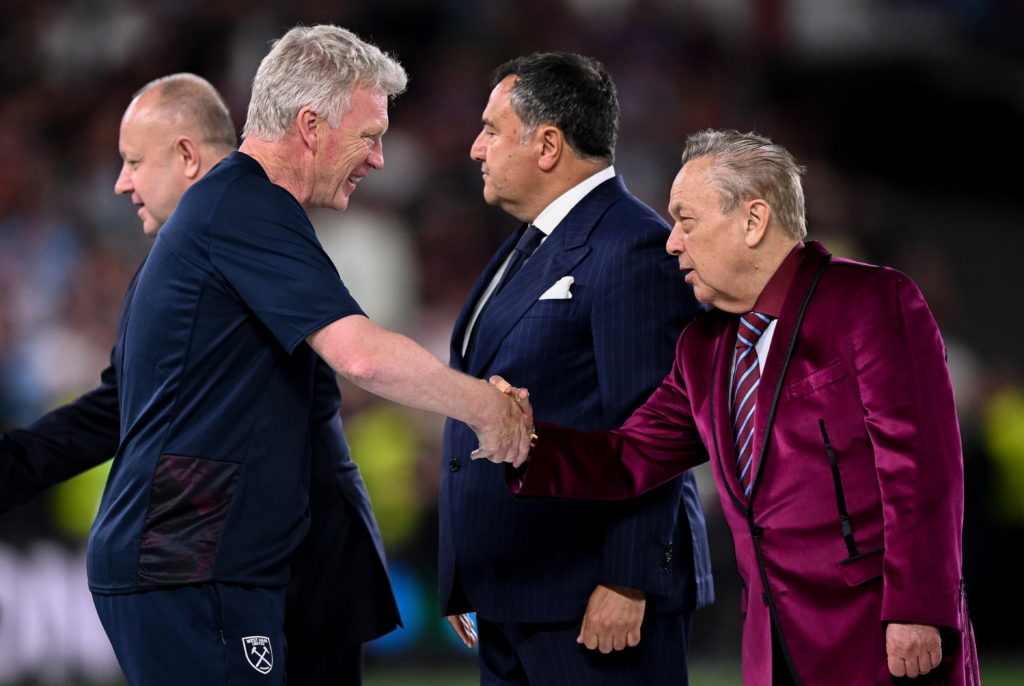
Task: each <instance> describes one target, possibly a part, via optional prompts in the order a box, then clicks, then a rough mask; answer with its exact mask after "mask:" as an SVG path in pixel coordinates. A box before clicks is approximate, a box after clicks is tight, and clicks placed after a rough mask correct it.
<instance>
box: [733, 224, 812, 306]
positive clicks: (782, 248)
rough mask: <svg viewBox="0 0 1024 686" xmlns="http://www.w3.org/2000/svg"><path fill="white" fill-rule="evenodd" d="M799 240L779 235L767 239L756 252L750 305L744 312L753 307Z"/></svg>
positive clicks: (750, 290)
mask: <svg viewBox="0 0 1024 686" xmlns="http://www.w3.org/2000/svg"><path fill="white" fill-rule="evenodd" d="M797 242H798V241H795V240H793V239H790V238H787V237H782V236H779V237H777V238H772V239H769V240H767V241H766V242H765V244H764V245H763V246H761V247H760V248H759V249H758V250H756V251H755V252H754V254H753V260H752V261H751V265H750V271H749V272H748V274H749V277H750V281H749V285H750V288H749V291H748V292H749V293H750V297H749V299H748V301H747V305H748V306H747V307H746V308H745V309H743V310H742V311H743V312H749V311H750V310H752V309H753V307H754V304H755V303H756V302H757V299H758V298H759V297H760V296H761V293H762V292H763V291H764V289H765V288H766V287H767V286H768V282H769V281H771V280H772V277H773V276H775V272H777V271H778V270H779V267H780V266H782V263H783V262H785V260H786V258H787V257H788V256H789V253H790V252H791V251H792V250H793V248H794V247H795V246H796V244H797Z"/></svg>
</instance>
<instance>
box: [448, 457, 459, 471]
mask: <svg viewBox="0 0 1024 686" xmlns="http://www.w3.org/2000/svg"><path fill="white" fill-rule="evenodd" d="M448 469H450V470H451V471H453V472H457V471H459V470H460V469H462V463H461V462H459V461H458V460H457V459H455V458H454V457H453V458H452V459H450V460H448Z"/></svg>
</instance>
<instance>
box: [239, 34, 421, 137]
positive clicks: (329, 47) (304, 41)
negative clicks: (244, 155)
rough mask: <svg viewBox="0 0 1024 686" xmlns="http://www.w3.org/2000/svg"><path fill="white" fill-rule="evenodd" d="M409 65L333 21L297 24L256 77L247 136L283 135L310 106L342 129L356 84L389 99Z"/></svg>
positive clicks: (244, 134) (400, 89)
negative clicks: (350, 96) (401, 62)
mask: <svg viewBox="0 0 1024 686" xmlns="http://www.w3.org/2000/svg"><path fill="white" fill-rule="evenodd" d="M407 81H408V77H407V76H406V73H405V69H403V68H402V65H401V64H399V63H398V61H397V60H395V59H394V58H393V57H390V56H389V55H386V54H385V53H383V52H381V50H380V48H378V47H376V46H374V45H370V44H369V43H366V42H364V41H362V40H360V38H359V37H358V36H356V35H355V34H354V33H352V32H351V31H349V30H348V29H343V28H341V27H338V26H333V25H331V24H319V25H317V26H309V27H306V26H296V27H295V28H293V29H291V30H290V31H288V33H286V34H285V35H284V36H282V37H281V38H280V39H279V40H277V41H274V43H273V47H272V48H271V50H270V52H269V53H268V54H267V56H266V57H264V58H263V61H262V62H260V68H259V69H258V70H257V71H256V77H255V78H254V79H253V82H252V98H251V100H250V101H249V114H248V117H247V119H246V122H245V127H244V128H243V129H242V137H243V138H246V137H248V136H254V137H256V138H260V139H263V140H266V141H277V140H280V139H281V138H282V137H284V135H285V134H286V133H287V132H288V130H289V129H290V128H291V126H292V124H293V123H294V121H295V117H296V115H297V114H298V112H299V110H300V109H302V108H303V107H307V106H308V107H310V108H311V109H312V110H313V111H314V112H316V113H317V114H319V115H320V116H322V117H325V118H326V119H327V123H328V124H329V125H330V126H331V128H334V129H336V128H338V125H339V124H340V123H341V118H342V117H343V116H345V114H346V113H347V112H348V108H349V104H350V102H349V95H350V94H351V92H352V89H353V88H356V87H358V86H363V87H366V88H369V89H370V90H372V91H375V92H377V93H382V94H384V95H387V96H388V97H389V98H390V97H393V96H395V95H398V94H399V93H401V92H403V91H404V90H405V85H406V82H407Z"/></svg>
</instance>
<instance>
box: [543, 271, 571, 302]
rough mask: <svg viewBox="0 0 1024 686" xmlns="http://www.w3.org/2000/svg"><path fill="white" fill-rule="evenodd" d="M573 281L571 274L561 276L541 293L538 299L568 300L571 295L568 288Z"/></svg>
mask: <svg viewBox="0 0 1024 686" xmlns="http://www.w3.org/2000/svg"><path fill="white" fill-rule="evenodd" d="M574 281H575V279H574V278H572V277H571V276H563V277H562V278H560V279H559V280H558V281H556V282H555V283H554V285H553V286H551V288H549V289H547V290H546V291H544V292H543V293H541V294H540V297H539V298H538V300H568V299H569V298H571V297H572V293H571V292H570V291H569V288H570V287H571V286H572V284H573V282H574Z"/></svg>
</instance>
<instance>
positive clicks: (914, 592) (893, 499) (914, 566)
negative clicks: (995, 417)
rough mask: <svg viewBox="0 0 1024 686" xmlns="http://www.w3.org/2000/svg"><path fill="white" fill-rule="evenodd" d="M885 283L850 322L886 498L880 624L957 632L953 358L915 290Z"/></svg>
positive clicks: (958, 523)
mask: <svg viewBox="0 0 1024 686" xmlns="http://www.w3.org/2000/svg"><path fill="white" fill-rule="evenodd" d="M877 278H878V280H879V281H880V282H881V283H880V284H876V285H875V286H874V287H871V288H867V289H864V290H865V292H866V294H865V296H864V297H861V298H859V299H858V303H859V308H860V309H861V312H860V313H854V316H853V318H852V321H854V322H858V326H857V327H856V329H855V331H854V334H853V366H854V370H855V373H856V375H857V382H858V385H859V388H860V395H861V402H862V403H863V406H864V413H865V419H864V421H865V423H866V428H867V432H868V435H869V436H870V439H871V442H872V447H873V451H874V459H875V469H876V471H877V474H878V483H879V487H880V490H881V497H882V516H883V520H884V523H883V527H884V528H883V530H884V541H885V558H884V566H883V579H884V591H883V605H882V613H883V616H882V617H881V619H882V620H883V621H886V620H897V621H913V622H920V623H925V624H936V625H944V626H950V627H957V626H958V613H957V607H956V601H957V599H958V598H959V591H960V578H961V573H960V570H961V555H962V554H961V540H960V532H961V528H962V524H963V498H964V493H963V458H962V452H961V444H960V433H959V428H958V423H957V417H956V409H955V406H954V403H953V391H952V386H951V384H950V380H949V374H948V371H947V367H946V360H945V348H944V345H943V342H942V338H941V335H940V333H939V329H938V326H937V325H936V323H935V320H934V319H933V318H932V314H931V312H930V311H929V309H928V306H927V304H926V303H925V300H924V298H923V296H922V295H921V293H920V291H919V290H918V289H917V287H916V286H915V285H914V284H913V282H912V281H911V280H910V279H909V278H907V277H906V276H904V275H903V274H900V273H899V272H895V271H893V270H879V271H878V273H877Z"/></svg>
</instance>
